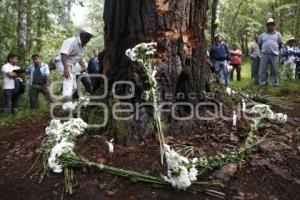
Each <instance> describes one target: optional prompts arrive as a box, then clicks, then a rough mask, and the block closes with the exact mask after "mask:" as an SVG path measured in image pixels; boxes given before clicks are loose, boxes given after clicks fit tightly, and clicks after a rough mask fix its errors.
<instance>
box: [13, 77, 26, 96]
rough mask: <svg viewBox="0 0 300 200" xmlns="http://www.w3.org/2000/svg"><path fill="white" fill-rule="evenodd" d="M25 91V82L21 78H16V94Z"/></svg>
mask: <svg viewBox="0 0 300 200" xmlns="http://www.w3.org/2000/svg"><path fill="white" fill-rule="evenodd" d="M24 93H25V84H24V81H23V80H22V79H21V78H15V89H14V94H24Z"/></svg>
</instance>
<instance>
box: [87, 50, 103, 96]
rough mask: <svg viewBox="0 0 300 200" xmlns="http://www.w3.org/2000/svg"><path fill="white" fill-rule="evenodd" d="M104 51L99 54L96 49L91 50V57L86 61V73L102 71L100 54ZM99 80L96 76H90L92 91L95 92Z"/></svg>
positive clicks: (99, 72)
mask: <svg viewBox="0 0 300 200" xmlns="http://www.w3.org/2000/svg"><path fill="white" fill-rule="evenodd" d="M103 53H104V52H101V53H100V54H99V51H98V50H94V51H93V54H94V55H93V57H92V58H91V59H90V61H89V63H88V69H87V71H88V74H101V73H102V66H101V62H102V56H103ZM100 80H101V79H99V78H98V77H91V82H92V88H93V92H95V91H96V90H97V89H98V88H99V85H100Z"/></svg>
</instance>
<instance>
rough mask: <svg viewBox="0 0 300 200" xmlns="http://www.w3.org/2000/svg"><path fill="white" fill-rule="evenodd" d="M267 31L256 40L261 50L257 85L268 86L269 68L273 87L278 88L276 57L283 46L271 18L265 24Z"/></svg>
mask: <svg viewBox="0 0 300 200" xmlns="http://www.w3.org/2000/svg"><path fill="white" fill-rule="evenodd" d="M266 29H267V31H266V32H264V33H262V34H261V35H260V37H259V39H258V44H259V48H260V50H261V59H260V67H259V84H260V86H261V87H264V86H267V85H268V76H269V68H270V74H271V75H272V78H273V83H272V84H273V86H274V87H277V86H279V78H278V56H279V52H280V49H281V48H282V45H283V39H282V36H281V34H280V33H279V32H277V31H276V23H275V21H274V20H273V19H272V18H271V19H269V20H268V21H267V23H266Z"/></svg>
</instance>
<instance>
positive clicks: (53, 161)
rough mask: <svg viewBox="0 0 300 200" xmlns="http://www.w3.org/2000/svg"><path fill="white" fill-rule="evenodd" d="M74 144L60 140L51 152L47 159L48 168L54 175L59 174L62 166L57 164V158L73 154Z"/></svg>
mask: <svg viewBox="0 0 300 200" xmlns="http://www.w3.org/2000/svg"><path fill="white" fill-rule="evenodd" d="M73 149H74V144H73V143H71V142H67V141H66V140H62V141H61V142H59V143H57V144H56V145H55V146H54V147H53V148H52V150H51V153H50V157H49V158H48V166H49V167H50V168H51V169H52V171H53V172H55V173H61V172H62V170H63V169H62V168H63V166H62V165H61V164H60V163H59V157H60V156H61V155H63V154H66V153H70V152H73Z"/></svg>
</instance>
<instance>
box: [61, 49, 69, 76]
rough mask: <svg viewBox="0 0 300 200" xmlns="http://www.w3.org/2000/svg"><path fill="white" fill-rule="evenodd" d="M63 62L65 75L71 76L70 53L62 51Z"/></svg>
mask: <svg viewBox="0 0 300 200" xmlns="http://www.w3.org/2000/svg"><path fill="white" fill-rule="evenodd" d="M60 56H61V62H62V64H63V66H64V77H65V78H69V77H70V71H69V66H68V55H67V54H64V53H61V54H60Z"/></svg>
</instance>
